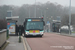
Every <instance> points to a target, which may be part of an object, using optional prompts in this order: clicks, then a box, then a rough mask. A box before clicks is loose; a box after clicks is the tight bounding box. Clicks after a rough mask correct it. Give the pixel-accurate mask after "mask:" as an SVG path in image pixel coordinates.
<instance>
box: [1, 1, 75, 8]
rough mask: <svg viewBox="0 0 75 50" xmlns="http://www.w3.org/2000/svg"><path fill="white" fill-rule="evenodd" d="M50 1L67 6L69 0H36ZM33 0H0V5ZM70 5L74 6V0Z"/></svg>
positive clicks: (27, 2)
mask: <svg viewBox="0 0 75 50" xmlns="http://www.w3.org/2000/svg"><path fill="white" fill-rule="evenodd" d="M47 1H50V2H52V3H55V2H57V3H58V4H61V5H63V6H69V1H70V0H36V2H41V3H46V2H47ZM34 3H35V0H0V5H4V4H5V5H17V6H21V5H23V4H34ZM71 5H72V6H74V7H75V0H71Z"/></svg>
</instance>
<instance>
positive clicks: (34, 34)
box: [26, 33, 43, 36]
mask: <svg viewBox="0 0 75 50" xmlns="http://www.w3.org/2000/svg"><path fill="white" fill-rule="evenodd" d="M26 35H33V36H37V35H43V33H27V34H26Z"/></svg>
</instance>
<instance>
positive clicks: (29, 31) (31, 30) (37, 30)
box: [24, 18, 45, 37]
mask: <svg viewBox="0 0 75 50" xmlns="http://www.w3.org/2000/svg"><path fill="white" fill-rule="evenodd" d="M44 25H45V23H44V21H43V18H26V19H25V21H24V36H29V35H31V36H37V35H38V36H40V37H42V36H43V34H44Z"/></svg>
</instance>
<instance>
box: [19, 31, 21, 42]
mask: <svg viewBox="0 0 75 50" xmlns="http://www.w3.org/2000/svg"><path fill="white" fill-rule="evenodd" d="M19 43H21V30H19Z"/></svg>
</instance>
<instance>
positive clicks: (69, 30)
mask: <svg viewBox="0 0 75 50" xmlns="http://www.w3.org/2000/svg"><path fill="white" fill-rule="evenodd" d="M70 25H71V0H70V6H69V34H71V31H70Z"/></svg>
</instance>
